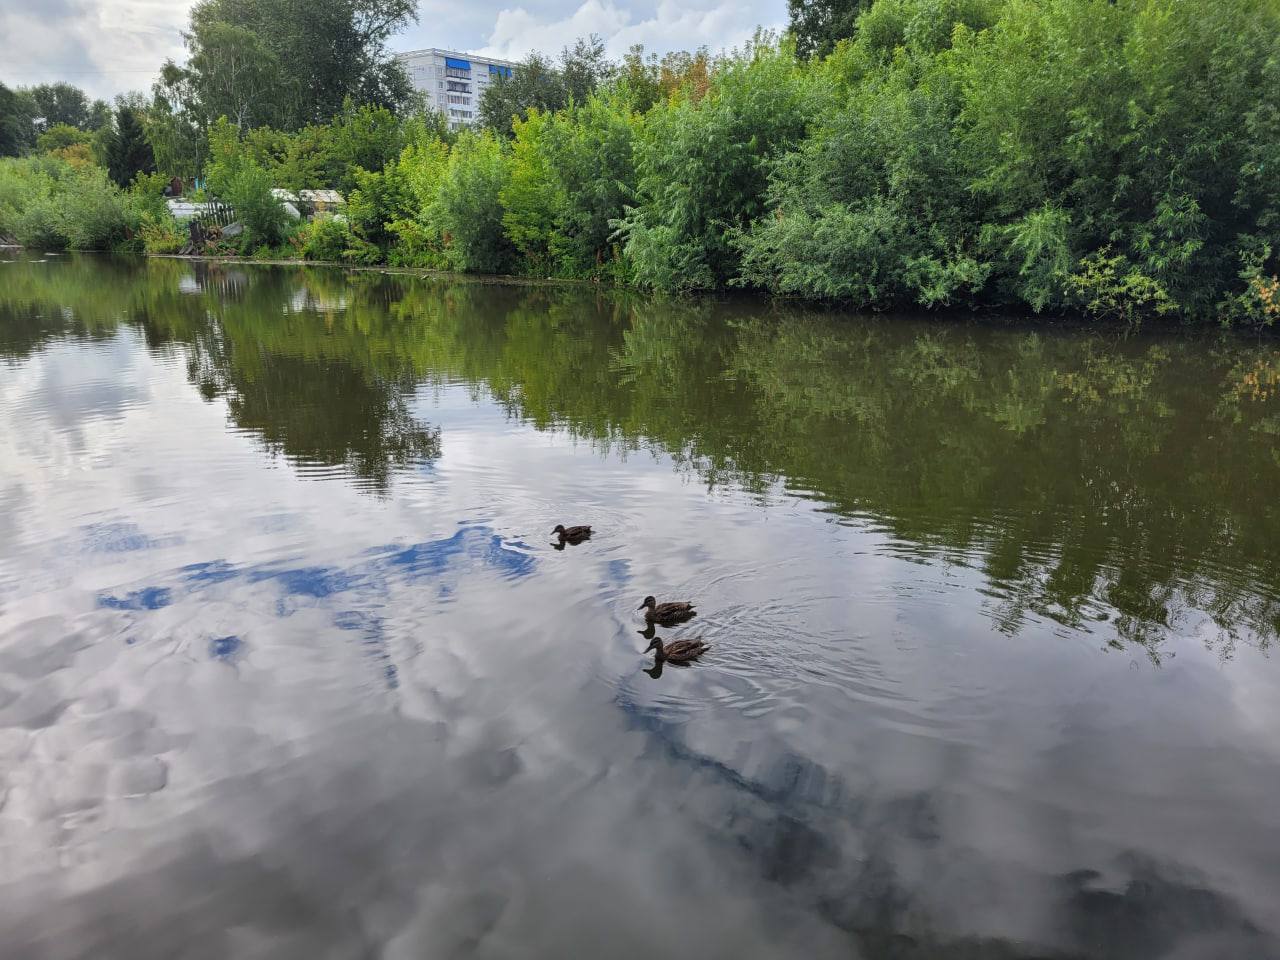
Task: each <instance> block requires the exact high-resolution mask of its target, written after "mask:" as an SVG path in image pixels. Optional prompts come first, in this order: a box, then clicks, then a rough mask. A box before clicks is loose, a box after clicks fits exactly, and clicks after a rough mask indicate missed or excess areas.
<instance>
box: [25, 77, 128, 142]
mask: <svg viewBox="0 0 1280 960" xmlns="http://www.w3.org/2000/svg"><path fill="white" fill-rule="evenodd" d="M25 92H26V94H27V95H28V96H29V97H30V98H31V102H32V104H33V105H34V107H35V126H36V133H37V134H39V133H43V132H44V131H46V130H48V129H49V128H51V127H55V126H58V125H59V124H65V125H67V126H71V127H76V128H77V129H80V130H96V129H98V128H99V127H101V126H103V125H104V124H105V123H108V122H109V121H110V119H111V108H110V107H108V106H107V104H106V102H105V101H103V100H90V99H89V97H88V95H86V94H85V92H84V91H83V90H81V89H80V88H79V87H76V86H73V85H72V84H69V83H42V84H37V85H36V86H34V87H27V88H25Z"/></svg>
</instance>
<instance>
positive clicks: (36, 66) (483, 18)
mask: <svg viewBox="0 0 1280 960" xmlns="http://www.w3.org/2000/svg"><path fill="white" fill-rule="evenodd" d="M192 2H193V0H0V82H3V83H5V84H8V85H9V86H11V87H13V86H29V85H31V84H35V83H45V82H52V81H54V80H67V81H70V82H71V83H75V84H76V85H78V86H81V87H83V88H84V89H85V90H87V91H88V92H89V93H91V94H92V95H94V96H100V97H110V96H112V95H114V94H117V93H123V92H125V91H127V90H138V89H141V90H146V89H148V88H149V87H150V86H151V82H152V81H153V80H154V79H155V75H156V71H157V70H158V68H159V66H160V64H161V63H163V62H164V60H165V58H166V57H174V58H175V59H181V58H182V55H183V50H182V37H181V30H182V28H183V27H184V26H185V24H186V20H187V11H188V10H190V8H191V5H192ZM418 10H419V22H418V23H417V24H416V25H414V26H412V27H410V28H409V29H408V30H406V31H405V32H404V33H402V34H400V35H398V36H396V37H394V38H393V39H392V41H391V47H392V49H393V50H412V49H417V48H420V47H447V48H450V49H455V50H463V51H469V52H473V53H488V54H490V55H494V56H501V57H508V58H510V59H513V60H514V59H519V58H520V57H522V56H524V54H526V53H528V52H529V51H530V50H535V49H536V50H543V51H547V52H551V53H555V52H558V51H559V50H560V48H561V47H563V46H565V45H566V44H568V43H570V42H572V40H573V39H574V38H575V37H580V36H586V35H588V34H591V33H598V34H600V36H602V37H604V38H605V40H606V42H607V44H608V47H609V52H610V53H611V54H614V55H617V54H620V53H622V52H624V51H625V50H626V49H627V47H629V46H631V44H633V43H643V44H644V45H645V47H646V49H650V50H656V51H658V52H659V53H664V52H666V51H668V50H673V49H692V48H694V47H697V46H700V45H702V44H706V45H707V46H708V47H710V48H711V49H712V50H719V49H722V48H725V47H732V46H736V45H738V44H740V43H742V42H743V41H744V40H746V39H747V38H749V37H750V36H751V34H752V32H753V31H754V30H755V28H756V27H757V26H765V27H780V26H782V24H783V23H784V22H785V20H786V3H785V0H740V2H733V0H685V2H681V3H674V2H670V0H656V2H655V0H585V2H583V0H422V2H421V3H420V4H419V6H418Z"/></svg>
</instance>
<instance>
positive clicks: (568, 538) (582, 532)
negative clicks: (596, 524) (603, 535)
mask: <svg viewBox="0 0 1280 960" xmlns="http://www.w3.org/2000/svg"><path fill="white" fill-rule="evenodd" d="M551 532H552V534H554V535H558V536H559V537H560V542H561V543H562V544H564V543H572V544H575V545H576V544H579V543H581V542H582V541H583V540H590V539H591V527H590V526H588V525H586V524H583V525H582V526H578V527H566V526H565V525H564V524H563V523H557V524H556V528H555V529H554V530H552V531H551Z"/></svg>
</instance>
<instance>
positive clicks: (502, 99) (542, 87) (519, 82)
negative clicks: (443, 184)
mask: <svg viewBox="0 0 1280 960" xmlns="http://www.w3.org/2000/svg"><path fill="white" fill-rule="evenodd" d="M567 101H568V95H567V94H566V93H565V87H564V80H563V78H562V77H561V76H560V73H559V71H557V70H556V68H555V66H554V65H553V64H552V62H551V60H549V59H548V58H547V57H544V56H543V55H542V54H540V53H536V52H535V53H531V54H529V55H528V56H527V57H525V58H524V59H523V60H522V61H520V64H519V66H517V67H516V68H515V69H514V70H512V72H511V76H509V77H506V76H499V77H497V78H495V80H494V81H493V82H492V83H490V84H489V86H488V87H487V88H486V89H485V91H484V94H483V95H482V96H481V97H480V110H479V113H480V122H481V123H482V124H484V126H486V127H488V128H489V129H490V130H494V131H497V132H498V133H501V134H505V135H510V134H511V132H512V121H514V120H515V119H516V118H517V117H523V116H524V115H525V114H526V113H528V112H529V111H530V110H543V111H550V110H559V109H560V108H561V107H563V106H564V105H565V103H566V102H567Z"/></svg>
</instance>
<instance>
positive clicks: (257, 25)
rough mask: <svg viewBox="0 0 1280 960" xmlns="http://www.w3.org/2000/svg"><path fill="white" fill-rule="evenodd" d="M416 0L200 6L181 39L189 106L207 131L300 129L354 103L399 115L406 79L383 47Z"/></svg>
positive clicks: (244, 0) (214, 2)
mask: <svg viewBox="0 0 1280 960" xmlns="http://www.w3.org/2000/svg"><path fill="white" fill-rule="evenodd" d="M416 18H417V13H416V4H415V3H414V2H413V0H200V2H199V3H197V4H196V5H195V6H194V7H193V8H192V11H191V27H190V30H189V31H188V32H187V34H186V42H187V49H188V51H189V53H190V59H189V61H188V64H187V67H186V70H187V71H188V72H189V74H190V82H191V92H192V98H193V101H194V102H193V106H194V107H195V108H196V109H198V110H199V112H200V113H201V114H202V115H203V117H204V118H205V122H206V123H208V122H210V120H211V118H214V117H217V116H219V115H220V114H223V113H225V114H226V115H227V116H228V117H230V118H231V119H232V120H234V121H236V122H238V123H240V124H242V125H244V124H247V125H250V126H253V125H258V124H261V123H270V124H272V125H274V126H278V127H280V128H281V129H284V130H297V129H300V128H301V127H304V126H306V125H307V124H309V123H318V122H323V121H326V120H328V119H329V118H330V117H333V116H334V115H336V114H337V113H339V112H340V111H341V110H342V108H343V103H344V101H346V100H347V99H348V98H351V99H352V100H354V101H355V102H356V103H371V104H376V105H380V106H386V107H391V108H395V107H397V106H399V105H400V104H401V103H403V102H405V101H406V100H407V99H408V98H409V94H410V89H411V88H410V85H409V81H408V77H407V76H406V74H405V72H404V70H403V69H402V68H401V67H400V65H399V62H398V61H397V60H396V59H395V58H394V57H393V56H392V55H391V54H390V53H389V52H388V51H387V49H386V41H387V39H388V38H389V37H390V36H391V35H392V34H394V33H395V32H396V31H397V30H399V29H401V28H402V27H404V26H405V25H406V24H407V23H409V22H410V21H412V20H415V19H416Z"/></svg>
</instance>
